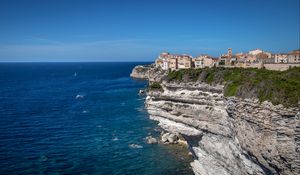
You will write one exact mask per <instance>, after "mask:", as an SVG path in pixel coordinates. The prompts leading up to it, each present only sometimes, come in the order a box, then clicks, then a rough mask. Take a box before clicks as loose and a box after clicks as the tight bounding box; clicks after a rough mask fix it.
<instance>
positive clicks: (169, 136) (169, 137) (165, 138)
mask: <svg viewBox="0 0 300 175" xmlns="http://www.w3.org/2000/svg"><path fill="white" fill-rule="evenodd" d="M178 139H179V138H178V136H177V135H176V134H173V133H166V134H164V135H162V136H161V141H162V142H163V143H170V144H175V143H177V142H178Z"/></svg>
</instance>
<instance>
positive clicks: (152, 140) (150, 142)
mask: <svg viewBox="0 0 300 175" xmlns="http://www.w3.org/2000/svg"><path fill="white" fill-rule="evenodd" d="M146 140H147V143H148V144H156V143H158V141H157V139H156V138H154V137H152V136H148V137H146Z"/></svg>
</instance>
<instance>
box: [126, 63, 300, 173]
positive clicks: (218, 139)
mask: <svg viewBox="0 0 300 175" xmlns="http://www.w3.org/2000/svg"><path fill="white" fill-rule="evenodd" d="M143 68H144V67H141V66H139V69H140V70H143V71H136V70H135V69H133V72H134V74H132V75H131V77H134V78H139V77H143V79H145V78H146V79H148V81H149V83H150V84H151V83H153V82H160V84H161V89H157V90H149V91H148V92H147V98H146V101H145V105H146V109H147V111H148V113H149V115H150V119H152V120H156V121H158V122H159V126H160V127H162V128H163V129H164V130H167V131H168V132H173V133H176V132H178V133H180V134H182V135H183V137H184V138H185V139H186V140H187V143H188V145H189V148H190V150H191V151H192V153H193V155H194V161H193V162H192V163H191V166H192V168H193V171H194V173H195V174H201V175H210V174H299V173H300V164H299V162H298V160H300V157H299V139H300V130H299V129H298V127H297V126H299V125H300V120H299V118H300V113H299V108H298V107H283V106H282V105H281V104H279V105H273V104H272V103H270V102H267V101H265V102H263V103H260V102H259V100H258V99H241V98H236V97H225V96H224V95H223V92H224V86H220V85H210V84H206V83H199V82H186V83H179V84H178V83H172V82H168V81H166V80H165V78H166V75H167V71H162V70H159V71H160V76H158V74H157V70H154V69H156V68H154V67H152V68H144V69H143Z"/></svg>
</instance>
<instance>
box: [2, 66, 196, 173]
mask: <svg viewBox="0 0 300 175" xmlns="http://www.w3.org/2000/svg"><path fill="white" fill-rule="evenodd" d="M139 64H147V63H134V62H124V63H99V62H95V63H93V62H90V63H81V62H78V63H0V174H1V175H2V174H8V175H19V174H20V175H21V174H22V175H23V174H24V175H27V174H28V175H31V174H41V175H43V174H45V175H46V174H47V175H48V174H49V175H50V174H51V175H59V174H65V175H67V174H70V175H71V174H72V175H76V174H82V175H99V174H101V175H102V174H103V175H124V174H137V175H144V174H145V175H146V174H147V175H160V174H162V175H175V174H176V175H178V174H193V172H192V170H191V168H190V164H189V163H190V161H191V158H190V157H188V156H187V148H186V147H185V146H176V145H164V144H147V142H146V140H145V137H147V136H149V135H152V136H154V137H158V136H159V134H160V128H159V127H158V125H157V123H156V122H155V121H152V120H150V119H149V115H148V114H147V111H146V110H145V108H144V100H145V96H142V95H139V94H138V91H139V90H140V89H145V88H146V87H147V81H142V80H135V79H132V78H130V77H129V74H130V72H131V70H132V68H133V67H134V66H136V65H139Z"/></svg>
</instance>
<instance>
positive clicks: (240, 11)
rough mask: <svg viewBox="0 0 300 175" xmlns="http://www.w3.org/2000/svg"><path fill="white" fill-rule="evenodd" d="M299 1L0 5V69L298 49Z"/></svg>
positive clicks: (12, 1) (22, 0) (54, 0)
mask: <svg viewBox="0 0 300 175" xmlns="http://www.w3.org/2000/svg"><path fill="white" fill-rule="evenodd" d="M299 1H300V0H98V1H94V0H49V1H46V0H18V1H17V0H0V62H73V61H76V62H77V61H153V60H154V59H155V58H156V57H157V56H158V55H159V53H161V52H163V51H168V52H171V53H176V54H183V53H185V54H190V55H192V56H197V55H199V54H210V55H212V56H215V57H217V56H219V55H220V54H222V53H226V52H227V48H229V47H230V48H232V49H233V53H237V52H247V51H249V50H252V49H256V48H261V49H263V50H266V51H270V52H274V53H278V52H289V51H291V50H295V49H299V48H300V46H299V45H300V44H299V42H300V24H299V21H300V19H299V18H300V3H299Z"/></svg>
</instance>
